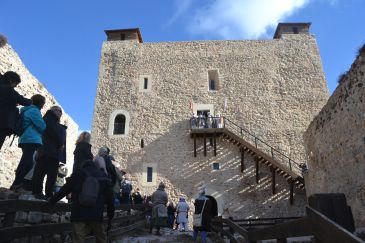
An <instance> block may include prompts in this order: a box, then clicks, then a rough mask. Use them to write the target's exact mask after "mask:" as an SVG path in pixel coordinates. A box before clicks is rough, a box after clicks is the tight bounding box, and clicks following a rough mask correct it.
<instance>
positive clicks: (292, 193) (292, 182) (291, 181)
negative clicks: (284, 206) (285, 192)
mask: <svg viewBox="0 0 365 243" xmlns="http://www.w3.org/2000/svg"><path fill="white" fill-rule="evenodd" d="M289 185H290V205H293V204H294V181H293V180H292V179H291V180H290V181H289Z"/></svg>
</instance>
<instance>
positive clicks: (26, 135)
mask: <svg viewBox="0 0 365 243" xmlns="http://www.w3.org/2000/svg"><path fill="white" fill-rule="evenodd" d="M20 112H22V113H23V124H22V126H23V129H24V132H23V134H22V135H21V136H20V137H19V144H24V143H34V144H42V133H43V132H44V130H45V129H46V123H45V122H44V120H43V118H42V114H41V112H40V110H39V108H38V107H37V106H35V105H30V106H26V107H22V108H21V109H20Z"/></svg>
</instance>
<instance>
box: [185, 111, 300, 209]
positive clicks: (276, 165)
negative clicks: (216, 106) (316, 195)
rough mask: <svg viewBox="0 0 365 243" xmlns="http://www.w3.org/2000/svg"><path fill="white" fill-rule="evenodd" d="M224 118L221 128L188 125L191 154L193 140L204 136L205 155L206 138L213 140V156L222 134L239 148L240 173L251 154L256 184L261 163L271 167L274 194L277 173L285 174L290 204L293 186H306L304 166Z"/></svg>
mask: <svg viewBox="0 0 365 243" xmlns="http://www.w3.org/2000/svg"><path fill="white" fill-rule="evenodd" d="M211 119H215V118H211ZM220 119H221V118H220ZM223 120H224V124H223V125H221V126H220V127H221V128H206V127H204V128H197V127H192V128H191V137H192V138H193V139H194V156H195V157H196V156H197V152H196V149H197V147H196V140H197V138H198V137H203V139H204V156H206V155H207V152H206V151H207V149H206V139H207V138H209V139H213V146H214V156H216V154H217V152H216V150H217V148H216V143H217V142H216V138H217V137H219V136H222V137H223V138H224V139H226V140H227V141H229V142H230V143H232V144H233V145H236V146H237V147H238V148H239V149H240V153H241V172H243V171H244V170H245V165H244V156H245V154H248V155H251V156H252V157H253V158H254V160H255V164H256V183H259V179H260V178H259V168H260V166H259V165H260V164H262V165H264V166H267V167H269V168H270V171H271V178H272V193H273V194H275V193H276V187H275V185H276V182H275V179H276V175H279V176H282V177H284V178H285V179H286V180H287V182H288V184H289V187H290V204H293V202H294V199H293V194H294V187H296V188H298V189H303V190H304V189H305V184H304V178H303V176H302V175H301V173H302V170H303V166H301V165H300V164H299V163H297V162H295V161H294V160H292V159H291V158H289V157H288V156H286V155H285V154H283V153H282V152H280V151H278V150H277V149H275V148H273V147H272V146H270V145H268V144H267V143H266V142H264V141H262V140H261V139H260V138H258V137H256V136H255V135H253V134H251V133H250V132H248V131H247V130H245V129H244V128H242V127H240V126H238V125H237V124H235V123H233V122H232V121H230V120H229V119H227V118H224V119H223Z"/></svg>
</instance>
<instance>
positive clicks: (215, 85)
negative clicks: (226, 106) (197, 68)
mask: <svg viewBox="0 0 365 243" xmlns="http://www.w3.org/2000/svg"><path fill="white" fill-rule="evenodd" d="M208 90H209V91H217V90H219V74H218V70H208Z"/></svg>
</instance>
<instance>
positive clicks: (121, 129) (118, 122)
mask: <svg viewBox="0 0 365 243" xmlns="http://www.w3.org/2000/svg"><path fill="white" fill-rule="evenodd" d="M125 120H126V119H125V115H123V114H119V115H117V116H116V117H115V119H114V130H113V135H122V134H125Z"/></svg>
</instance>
